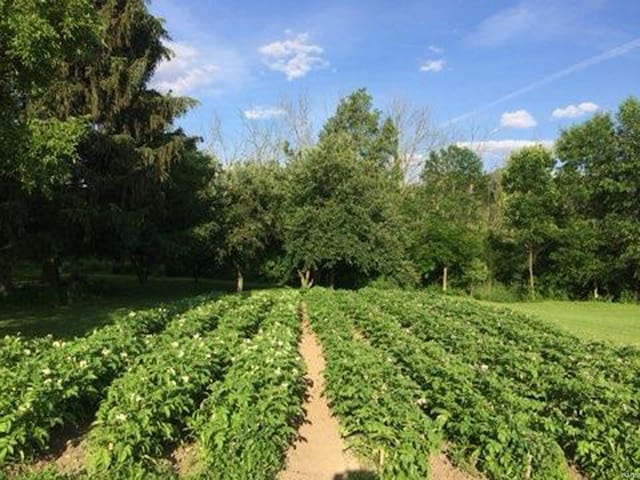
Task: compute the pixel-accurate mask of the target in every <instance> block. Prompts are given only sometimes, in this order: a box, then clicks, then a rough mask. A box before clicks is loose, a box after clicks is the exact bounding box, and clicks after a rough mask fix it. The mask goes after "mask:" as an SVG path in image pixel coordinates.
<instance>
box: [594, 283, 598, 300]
mask: <svg viewBox="0 0 640 480" xmlns="http://www.w3.org/2000/svg"><path fill="white" fill-rule="evenodd" d="M598 298H600V295H599V294H598V282H593V299H594V300H598Z"/></svg>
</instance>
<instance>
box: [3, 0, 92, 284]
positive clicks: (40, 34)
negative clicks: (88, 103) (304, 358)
mask: <svg viewBox="0 0 640 480" xmlns="http://www.w3.org/2000/svg"><path fill="white" fill-rule="evenodd" d="M97 33H98V22H97V18H96V16H95V14H94V11H93V8H92V5H91V2H89V1H88V0H86V1H85V0H42V1H40V2H32V1H27V0H17V1H9V0H0V145H2V152H1V155H2V156H1V158H0V293H4V292H5V291H6V290H8V289H9V288H11V283H12V282H11V270H12V263H13V261H14V260H15V258H16V257H17V253H18V252H17V248H18V246H19V245H21V243H22V240H23V238H24V234H25V229H26V224H27V222H28V219H29V212H28V210H27V204H26V203H27V201H28V200H29V198H30V197H31V196H32V195H43V196H45V197H49V196H50V195H51V194H52V192H54V191H56V190H57V189H58V188H59V186H60V185H61V184H63V183H64V182H66V181H67V179H68V177H69V176H70V174H71V170H72V168H73V166H74V164H75V163H76V162H77V161H78V155H77V152H76V149H75V147H76V145H77V144H78V142H79V141H80V139H81V138H82V137H83V135H84V134H85V132H86V129H85V125H84V123H83V121H82V119H80V118H73V117H69V118H65V119H58V118H56V117H55V115H51V114H49V113H48V112H40V111H38V109H36V108H34V106H35V105H37V103H38V101H39V99H40V98H41V96H42V92H43V90H45V89H46V88H47V87H48V86H49V85H50V84H52V83H55V82H56V81H57V80H58V79H60V78H61V76H60V71H59V68H60V66H61V65H62V64H63V63H65V62H70V61H81V60H85V59H87V58H88V57H90V56H91V55H92V54H93V52H94V51H95V48H96V46H97V38H98V37H97Z"/></svg>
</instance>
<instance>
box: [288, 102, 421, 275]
mask: <svg viewBox="0 0 640 480" xmlns="http://www.w3.org/2000/svg"><path fill="white" fill-rule="evenodd" d="M380 117H381V114H380V112H379V111H377V110H374V109H373V108H372V99H371V97H370V96H369V94H368V93H367V92H366V90H364V89H361V90H357V91H355V92H354V93H352V94H351V95H349V96H348V97H346V98H344V99H343V100H341V102H340V104H339V105H338V107H337V110H336V113H335V115H334V116H332V117H331V118H329V119H328V120H327V122H326V123H325V125H324V127H323V129H322V132H321V133H320V137H319V142H318V144H317V145H316V146H315V147H314V148H313V149H311V150H309V151H307V152H305V153H304V154H302V155H298V156H296V157H294V158H293V159H292V160H291V161H290V163H289V165H288V182H287V185H288V190H287V194H288V202H287V213H286V216H285V224H286V226H285V250H286V254H287V262H288V264H289V265H290V266H291V268H292V269H293V270H294V271H297V273H298V276H299V278H300V281H301V284H302V285H303V286H309V285H310V284H311V283H312V282H314V281H315V282H316V283H318V282H319V283H324V284H329V285H333V284H335V283H336V281H338V282H340V283H341V284H343V285H349V284H350V285H354V284H356V285H357V284H361V283H363V282H364V281H366V279H368V278H371V277H372V276H375V275H385V276H387V277H390V278H396V280H397V281H399V282H405V281H407V276H409V277H410V276H411V273H410V269H409V268H408V265H407V264H406V261H405V256H404V250H403V245H402V242H401V240H400V239H401V226H400V222H399V217H398V214H397V212H395V211H394V209H395V208H396V206H397V203H398V202H397V200H396V198H397V197H396V196H395V195H396V193H395V189H396V187H397V182H395V181H394V177H393V171H392V167H393V158H394V157H395V156H396V155H397V130H396V129H395V126H394V125H393V122H391V121H390V120H389V119H385V120H381V118H380ZM381 252H385V253H384V255H382V254H381Z"/></svg>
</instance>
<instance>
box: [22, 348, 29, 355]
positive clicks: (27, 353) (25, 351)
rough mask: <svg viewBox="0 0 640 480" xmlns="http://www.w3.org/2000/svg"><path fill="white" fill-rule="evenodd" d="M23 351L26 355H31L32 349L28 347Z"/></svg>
mask: <svg viewBox="0 0 640 480" xmlns="http://www.w3.org/2000/svg"><path fill="white" fill-rule="evenodd" d="M23 352H24V354H25V355H31V350H29V349H28V348H25V349H24V350H23Z"/></svg>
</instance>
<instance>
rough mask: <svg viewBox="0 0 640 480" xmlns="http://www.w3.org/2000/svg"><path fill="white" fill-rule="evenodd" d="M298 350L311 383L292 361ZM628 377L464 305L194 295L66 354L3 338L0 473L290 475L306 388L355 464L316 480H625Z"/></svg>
mask: <svg viewBox="0 0 640 480" xmlns="http://www.w3.org/2000/svg"><path fill="white" fill-rule="evenodd" d="M301 317H302V320H303V321H302V322H301ZM309 335H310V336H311V337H313V339H314V341H315V339H316V338H317V339H318V341H319V347H321V350H318V351H317V352H316V353H315V354H314V355H316V356H323V362H324V363H323V367H324V371H323V372H320V373H318V372H315V373H314V372H313V371H312V370H314V369H311V368H308V367H309V365H310V359H309V357H308V356H306V357H305V356H304V351H305V348H303V347H300V348H299V342H300V339H301V337H302V338H304V337H305V336H309ZM301 352H302V354H301ZM314 368H315V367H314ZM639 370H640V351H639V350H637V349H635V348H631V347H626V348H625V347H613V346H610V345H608V344H602V343H586V342H584V341H581V340H578V339H577V338H576V337H573V336H571V335H569V334H567V333H563V332H562V330H559V329H557V328H556V327H554V326H552V325H549V324H547V323H545V322H540V321H538V320H536V319H533V318H531V317H528V316H523V315H521V314H518V313H515V312H511V311H508V310H504V309H496V308H493V307H489V306H485V305H481V304H478V303H477V302H472V301H467V300H459V299H453V298H447V297H440V296H432V295H428V294H425V293H420V292H402V291H392V290H375V289H364V290H360V291H358V292H350V291H333V290H325V289H321V288H313V289H311V290H309V291H306V292H302V293H301V292H299V291H294V290H269V291H254V292H251V293H249V294H242V295H240V294H234V295H222V296H221V295H219V294H216V295H201V296H198V297H191V298H188V299H182V300H177V301H174V302H171V303H168V304H167V305H166V306H164V307H155V308H151V309H146V310H138V311H131V312H128V313H127V314H125V315H119V316H117V318H114V320H113V322H112V323H111V324H108V325H104V326H100V327H98V328H96V329H95V330H94V331H93V332H92V333H91V334H88V335H86V336H83V337H78V338H75V339H71V340H67V341H64V340H56V339H54V338H51V337H42V338H33V339H24V338H19V337H12V336H7V337H4V339H2V340H1V341H0V383H1V384H2V385H3V393H2V396H1V397H0V464H2V465H3V471H4V472H5V475H6V476H7V477H9V478H48V479H53V478H109V479H110V478H114V479H120V478H122V479H129V478H214V479H230V480H231V479H241V480H242V479H247V480H248V479H274V478H280V479H286V478H295V477H288V476H287V474H286V470H285V469H287V464H288V462H289V461H290V460H291V456H290V453H291V445H292V444H293V443H295V442H297V441H299V438H298V428H300V429H301V430H300V431H302V428H303V427H302V426H301V425H304V419H305V411H307V413H308V411H309V409H310V408H309V404H308V402H309V400H308V395H306V394H305V392H306V393H307V394H308V393H309V388H311V386H310V381H309V379H310V378H311V379H312V380H313V382H314V383H315V382H318V381H320V383H323V384H324V385H325V388H324V395H325V397H323V399H320V400H319V399H317V398H316V400H315V401H323V402H326V403H327V405H328V407H329V408H330V409H331V411H332V412H333V413H334V414H335V415H336V416H337V418H338V420H339V422H340V432H339V433H340V436H341V437H342V440H341V441H344V443H345V445H347V446H348V447H349V449H350V451H351V452H353V453H354V454H355V455H356V457H357V461H358V465H359V468H358V470H359V472H358V473H357V474H353V475H349V473H348V472H345V473H344V475H343V474H342V473H341V474H340V475H336V476H335V477H334V478H380V479H396V478H398V479H423V478H436V479H437V477H432V474H433V464H432V462H431V458H433V456H434V455H446V456H447V457H448V458H449V459H450V460H451V461H452V462H453V464H454V465H456V467H457V469H458V473H459V474H460V475H464V477H459V478H482V477H484V478H487V479H492V480H503V479H504V480H507V479H508V480H514V479H523V480H525V479H528V480H533V479H540V480H554V479H558V480H559V479H565V480H568V479H574V478H580V476H582V477H583V478H589V479H622V478H634V477H638V476H640V442H639V441H638V438H640V402H639V399H640V377H639V376H638V372H639ZM317 375H322V378H321V379H319V378H317ZM336 428H337V427H336ZM340 436H337V437H336V438H338V439H339V438H340ZM317 440H318V439H316V438H313V437H310V438H306V439H305V440H304V442H306V443H309V444H313V443H314V442H317ZM312 460H313V459H312ZM316 460H318V459H316ZM283 470H284V471H285V473H284V474H283ZM298 478H300V477H298Z"/></svg>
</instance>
